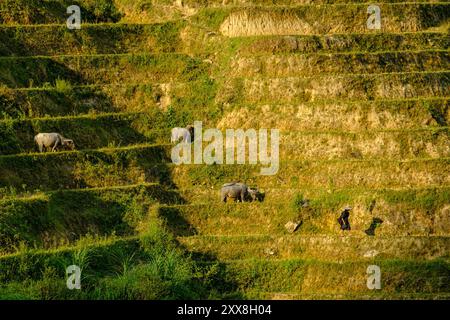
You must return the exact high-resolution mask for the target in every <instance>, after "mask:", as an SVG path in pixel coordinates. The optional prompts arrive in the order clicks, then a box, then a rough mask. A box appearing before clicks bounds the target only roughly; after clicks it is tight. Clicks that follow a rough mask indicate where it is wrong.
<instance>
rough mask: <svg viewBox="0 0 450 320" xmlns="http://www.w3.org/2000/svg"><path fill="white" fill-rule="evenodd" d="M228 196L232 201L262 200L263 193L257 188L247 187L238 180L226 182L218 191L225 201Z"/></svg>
mask: <svg viewBox="0 0 450 320" xmlns="http://www.w3.org/2000/svg"><path fill="white" fill-rule="evenodd" d="M228 198H232V199H234V201H240V202H244V201H263V200H264V195H263V194H262V193H261V192H259V191H258V189H252V188H249V187H248V186H247V185H246V184H244V183H240V182H231V183H226V184H224V185H223V186H222V189H221V191H220V199H221V200H222V201H223V202H227V199H228Z"/></svg>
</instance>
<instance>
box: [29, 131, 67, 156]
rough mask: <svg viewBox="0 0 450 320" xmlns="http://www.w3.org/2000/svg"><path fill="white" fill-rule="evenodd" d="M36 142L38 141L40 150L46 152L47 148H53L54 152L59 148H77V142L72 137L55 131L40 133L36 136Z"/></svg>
mask: <svg viewBox="0 0 450 320" xmlns="http://www.w3.org/2000/svg"><path fill="white" fill-rule="evenodd" d="M34 142H36V145H37V146H38V148H39V152H44V150H45V149H47V148H51V149H52V152H56V151H57V150H58V149H59V148H66V149H69V150H74V149H75V143H74V142H73V140H72V139H66V138H64V137H63V136H62V135H60V134H59V133H55V132H52V133H39V134H37V135H36V136H35V137H34Z"/></svg>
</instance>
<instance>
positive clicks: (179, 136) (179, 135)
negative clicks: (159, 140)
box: [170, 125, 194, 143]
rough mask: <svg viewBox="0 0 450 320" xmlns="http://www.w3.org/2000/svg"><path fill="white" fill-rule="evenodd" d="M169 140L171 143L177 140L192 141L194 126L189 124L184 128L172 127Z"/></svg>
mask: <svg viewBox="0 0 450 320" xmlns="http://www.w3.org/2000/svg"><path fill="white" fill-rule="evenodd" d="M170 141H171V142H172V143H177V142H179V141H182V142H184V143H191V142H192V141H194V126H191V125H189V126H187V127H186V128H173V129H172V136H171V139H170Z"/></svg>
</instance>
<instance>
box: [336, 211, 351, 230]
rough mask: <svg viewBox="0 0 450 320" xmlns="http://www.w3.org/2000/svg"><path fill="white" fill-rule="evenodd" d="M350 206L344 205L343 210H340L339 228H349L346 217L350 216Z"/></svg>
mask: <svg viewBox="0 0 450 320" xmlns="http://www.w3.org/2000/svg"><path fill="white" fill-rule="evenodd" d="M351 209H352V208H351V207H345V208H344V211H342V212H341V216H340V217H339V218H338V222H339V225H340V226H341V230H351V227H350V222H349V221H348V218H349V217H350V210H351Z"/></svg>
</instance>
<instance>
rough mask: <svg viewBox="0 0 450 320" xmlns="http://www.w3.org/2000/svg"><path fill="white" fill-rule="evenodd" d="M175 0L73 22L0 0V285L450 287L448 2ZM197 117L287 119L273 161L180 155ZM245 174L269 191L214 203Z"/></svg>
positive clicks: (169, 289) (219, 121)
mask: <svg viewBox="0 0 450 320" xmlns="http://www.w3.org/2000/svg"><path fill="white" fill-rule="evenodd" d="M183 3H184V7H179V6H177V5H176V4H174V3H173V1H169V0H154V1H148V0H140V1H131V0H101V1H93V0H79V1H75V2H70V4H80V6H81V7H82V12H83V25H82V29H81V30H68V29H67V28H66V26H65V21H66V19H67V14H66V7H67V6H68V5H69V2H68V1H66V0H45V1H39V3H38V1H37V0H31V1H24V0H20V1H12V0H5V1H3V2H2V3H0V24H1V25H0V55H1V56H2V57H1V58H0V246H1V249H0V299H52V300H54V299H207V298H209V299H217V298H218V299H223V298H227V299H234V298H237V299H242V298H261V297H269V298H277V297H286V296H287V297H291V298H301V297H306V298H308V297H310V298H311V297H312V298H323V297H332V298H333V299H341V298H350V299H354V298H373V299H395V298H399V297H400V298H406V299H422V298H423V299H433V298H437V299H445V298H446V297H448V295H449V292H450V287H449V282H448V279H449V278H450V274H449V270H450V268H449V265H448V264H449V255H448V252H449V241H448V240H449V238H448V237H449V234H450V233H449V218H448V199H449V197H450V195H449V188H448V186H449V183H450V181H449V179H448V177H449V176H450V174H449V168H450V166H449V158H448V155H449V154H448V152H449V150H448V145H449V144H448V142H449V141H448V138H449V136H448V127H449V126H448V121H449V112H448V111H449V110H448V96H449V90H448V87H449V86H448V83H449V76H448V70H447V69H448V64H449V59H448V44H449V39H448V30H447V29H448V18H449V15H448V6H449V4H448V3H447V2H445V3H441V2H433V3H424V2H422V1H420V2H416V3H410V2H405V1H402V2H401V3H387V1H382V2H381V3H380V6H381V10H382V17H383V30H381V31H374V32H373V31H368V30H367V29H366V26H365V21H366V19H367V13H366V9H367V6H368V3H365V2H364V3H363V1H360V0H355V1H353V2H351V3H345V2H344V1H341V0H330V1H318V2H317V3H314V4H311V3H308V4H305V1H303V0H298V1H290V2H288V1H286V0H279V1H278V0H277V1H266V0H264V1H260V2H259V3H257V2H256V1H250V2H249V1H247V2H245V3H244V2H243V1H240V0H236V1H232V2H228V5H222V3H223V2H222V1H218V0H198V1H197V0H187V1H183ZM318 3H320V4H323V5H317V4H318ZM187 6H188V7H187ZM244 13H245V14H244ZM260 18H263V19H264V23H261V21H258V19H260ZM232 19H235V21H234V23H233V24H232V25H231V26H229V27H228V28H227V24H228V23H229V21H230V20H232ZM342 21H345V23H343V22H342ZM243 22H244V24H245V23H246V22H247V23H248V24H247V25H244V24H242V23H243ZM286 26H288V28H287V29H286ZM277 34H282V35H281V36H277ZM285 34H286V35H288V34H289V36H284V35H285ZM296 34H297V35H296ZM226 35H229V36H230V37H226ZM194 120H202V121H203V124H204V127H205V128H206V127H217V126H219V127H220V128H221V129H224V128H231V127H234V128H239V127H245V128H274V127H275V128H278V129H281V133H282V137H283V138H282V141H281V142H282V143H281V156H282V159H281V162H280V170H279V173H278V174H277V175H276V176H261V175H259V169H260V166H251V165H242V166H226V165H212V166H206V165H188V166H180V167H177V166H175V165H173V164H171V160H170V149H171V146H170V145H169V144H168V138H169V131H170V128H172V127H175V126H179V127H184V126H186V125H188V124H191V123H192V122H193V121H194ZM43 131H57V132H61V133H62V134H63V135H64V136H66V137H67V138H72V139H74V140H75V143H76V146H77V151H75V152H67V151H63V152H57V153H45V154H38V153H35V152H33V150H34V147H35V146H34V143H33V136H34V135H35V134H36V133H37V132H43ZM233 180H239V181H242V182H246V183H248V184H249V185H251V186H258V187H259V188H260V189H262V191H263V192H264V193H265V195H266V198H265V201H264V202H263V203H227V204H224V203H221V202H220V201H219V190H220V187H221V185H222V184H223V183H225V182H230V181H233ZM306 199H307V200H309V206H308V207H303V206H302V204H303V200H306ZM347 205H351V206H352V207H353V210H352V212H351V216H350V223H351V225H352V230H351V231H350V232H348V233H346V234H342V232H341V231H339V228H338V225H337V221H336V218H337V216H338V215H339V213H340V212H341V210H342V208H343V207H344V206H347ZM376 219H382V220H383V222H382V223H379V222H378V223H376V222H375V221H377V220H376ZM288 221H301V222H302V224H301V226H300V227H299V229H298V230H297V231H296V233H295V234H288V233H287V231H286V229H285V227H284V225H285V223H286V222H288ZM370 228H372V229H373V230H372V231H374V235H373V236H369V235H367V234H366V231H367V230H369V229H370ZM373 249H376V250H378V251H379V252H378V255H377V256H376V257H375V258H372V257H364V255H365V254H366V253H367V251H369V250H373ZM72 264H76V265H79V266H80V267H81V268H82V290H81V291H70V290H68V289H67V288H66V273H65V270H66V268H67V266H69V265H72ZM368 264H376V265H379V266H380V267H381V270H382V287H383V290H382V291H381V292H377V293H373V292H369V290H368V289H367V287H366V280H367V273H366V268H367V265H368Z"/></svg>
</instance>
